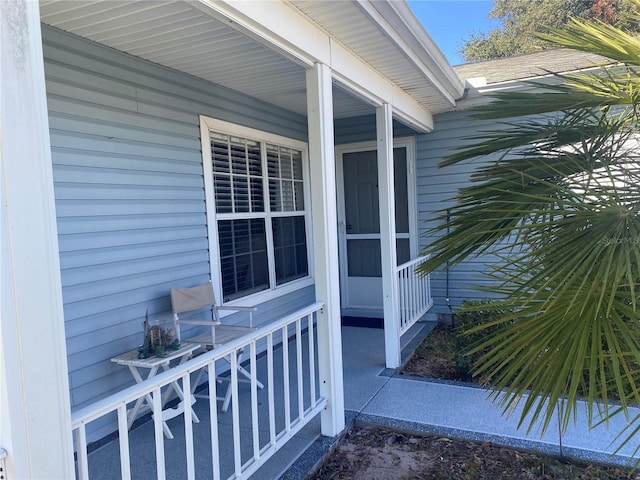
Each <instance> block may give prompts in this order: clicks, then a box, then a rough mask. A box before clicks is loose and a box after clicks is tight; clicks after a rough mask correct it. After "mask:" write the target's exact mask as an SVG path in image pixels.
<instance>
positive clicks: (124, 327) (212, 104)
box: [43, 26, 314, 428]
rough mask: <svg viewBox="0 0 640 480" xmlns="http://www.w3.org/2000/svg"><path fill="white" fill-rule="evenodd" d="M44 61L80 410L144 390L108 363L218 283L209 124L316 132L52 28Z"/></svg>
mask: <svg viewBox="0 0 640 480" xmlns="http://www.w3.org/2000/svg"><path fill="white" fill-rule="evenodd" d="M43 49H44V57H45V76H46V88H47V102H48V110H49V125H50V136H51V150H52V159H53V175H54V187H55V196H56V215H57V222H58V235H59V245H60V264H61V273H62V286H63V303H64V315H65V330H66V337H67V352H68V364H69V382H70V388H71V399H72V406H73V407H74V408H76V407H79V406H82V405H85V404H86V403H89V402H92V401H95V400H96V399H98V398H101V397H104V396H106V395H108V394H110V393H113V392H116V391H118V390H121V389H122V388H124V387H126V386H127V385H130V384H131V383H132V382H133V379H132V377H131V375H130V374H129V372H128V371H127V369H125V368H122V367H120V366H116V365H114V364H112V363H111V362H110V358H111V357H113V356H115V355H117V354H119V353H122V352H123V351H126V350H129V349H133V348H136V347H137V346H138V345H140V343H141V341H142V338H141V337H142V321H143V319H144V316H145V313H146V312H147V311H148V312H149V316H150V318H151V319H152V320H158V321H161V322H170V319H171V314H170V300H169V289H170V288H171V287H174V286H187V285H195V284H198V283H204V282H207V281H209V280H210V274H209V251H208V239H207V228H206V227H207V226H206V215H205V196H204V180H203V171H202V153H201V151H200V149H201V146H200V128H199V115H201V114H203V115H208V116H211V117H215V118H219V119H221V120H225V121H229V122H234V123H237V124H240V125H244V126H248V127H252V128H256V129H260V130H263V131H267V132H271V133H275V134H278V135H284V136H287V137H291V138H294V139H298V140H303V141H306V138H307V125H306V120H305V118H304V117H302V116H300V115H297V114H294V113H292V112H288V111H286V110H283V109H280V108H277V107H274V106H273V105H270V104H267V103H264V102H260V101H258V100H256V99H254V98H251V97H248V96H246V95H243V94H240V93H238V92H234V91H232V90H229V89H227V88H224V87H220V86H218V85H213V84H211V83H208V82H206V81H203V80H201V79H198V78H195V77H192V76H189V75H185V74H182V73H180V72H177V71H173V70H170V69H167V68H164V67H161V66H159V65H156V64H152V63H150V62H146V61H143V60H141V59H138V58H135V57H132V56H130V55H126V54H123V53H121V52H117V51H115V50H113V49H109V48H107V47H104V46H102V45H99V44H96V43H93V42H90V41H86V40H83V39H81V38H79V37H76V36H73V35H70V34H67V33H65V32H62V31H60V30H57V29H53V28H50V27H46V26H45V27H43ZM313 300H314V290H313V288H312V287H311V288H307V289H303V290H301V291H299V292H295V293H292V294H290V295H287V296H285V297H282V298H278V299H275V300H272V301H270V302H266V303H265V304H263V305H260V306H259V311H258V313H257V314H256V316H255V318H256V321H257V323H261V322H266V321H270V320H273V318H276V317H277V316H281V315H284V314H286V313H288V312H290V311H292V310H294V309H296V308H300V307H302V306H303V305H305V304H308V303H311V302H312V301H313ZM230 320H231V321H235V320H234V319H233V318H231V319H230ZM105 428H108V427H105Z"/></svg>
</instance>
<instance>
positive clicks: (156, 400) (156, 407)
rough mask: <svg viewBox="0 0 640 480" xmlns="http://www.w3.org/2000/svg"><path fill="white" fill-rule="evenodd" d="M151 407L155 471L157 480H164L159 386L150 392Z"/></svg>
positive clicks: (160, 392)
mask: <svg viewBox="0 0 640 480" xmlns="http://www.w3.org/2000/svg"><path fill="white" fill-rule="evenodd" d="M152 400H153V402H152V405H153V407H152V408H153V426H154V432H155V436H156V469H157V472H156V474H157V477H158V480H164V479H165V478H166V476H167V475H166V472H165V464H164V430H163V426H164V424H163V422H162V391H161V390H160V386H159V385H158V386H156V388H154V389H153V392H152Z"/></svg>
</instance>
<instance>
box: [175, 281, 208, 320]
mask: <svg viewBox="0 0 640 480" xmlns="http://www.w3.org/2000/svg"><path fill="white" fill-rule="evenodd" d="M215 304H216V297H215V296H214V294H213V286H212V285H211V283H205V284H203V285H198V286H197V287H190V288H172V289H171V308H172V309H173V313H174V314H175V313H183V312H190V311H192V310H200V309H201V308H207V307H213V306H214V305H215Z"/></svg>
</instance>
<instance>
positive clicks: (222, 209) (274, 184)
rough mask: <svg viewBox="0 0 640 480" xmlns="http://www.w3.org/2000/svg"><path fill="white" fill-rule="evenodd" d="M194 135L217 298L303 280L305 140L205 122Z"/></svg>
mask: <svg viewBox="0 0 640 480" xmlns="http://www.w3.org/2000/svg"><path fill="white" fill-rule="evenodd" d="M202 134H203V135H202V136H203V149H204V148H205V147H206V149H207V150H208V152H206V153H205V162H204V165H205V172H206V173H205V175H206V176H208V178H206V179H205V185H206V186H207V188H208V189H210V190H211V191H212V196H213V199H211V198H210V195H207V211H208V221H209V223H210V225H209V232H210V238H209V242H210V246H211V250H212V277H213V278H214V282H215V279H216V277H219V278H218V280H219V284H220V285H221V293H222V299H223V301H224V302H227V301H231V300H234V299H236V298H240V297H244V296H247V295H251V294H254V293H257V292H262V291H271V290H275V289H276V288H278V287H280V286H282V285H286V284H289V283H291V282H294V281H295V280H298V279H301V278H308V277H309V259H308V238H307V237H308V232H307V223H308V218H307V217H308V215H307V213H308V212H307V210H306V205H307V203H308V201H307V200H306V199H305V192H306V190H307V188H306V182H307V180H306V178H305V176H306V165H305V159H306V145H304V144H303V143H301V142H297V141H293V140H289V139H286V138H283V137H276V136H274V135H269V134H265V133H263V132H259V131H255V130H251V129H247V128H242V127H238V126H234V125H231V124H227V123H226V122H220V121H216V120H212V119H203V122H202ZM211 203H213V205H211ZM212 207H213V208H212ZM212 210H213V212H212ZM212 226H213V228H212ZM214 236H215V238H212V237H214ZM212 240H217V242H216V241H213V242H212ZM213 250H215V251H213ZM215 253H217V254H218V256H217V258H215V256H214V255H215Z"/></svg>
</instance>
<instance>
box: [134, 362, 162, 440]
mask: <svg viewBox="0 0 640 480" xmlns="http://www.w3.org/2000/svg"><path fill="white" fill-rule="evenodd" d="M128 367H129V370H130V371H131V375H133V378H134V379H135V381H136V383H142V382H143V381H144V378H142V375H140V372H139V371H138V368H137V367H135V366H132V365H128ZM157 372H158V367H153V368H151V369H150V370H149V375H147V378H151V377H153V376H154V375H155V374H156V373H157ZM145 403H146V404H147V405H149V408H150V409H151V410H152V411H153V409H152V408H151V406H152V405H153V400H152V399H151V395H145V396H144V397H140V398H139V399H138V400H136V403H135V405H134V406H133V408H132V409H131V410H129V414H128V418H127V428H129V429H131V425H133V422H134V421H135V419H136V416H137V415H138V412H139V411H140V409H141V408H142V406H143V405H144V404H145Z"/></svg>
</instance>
